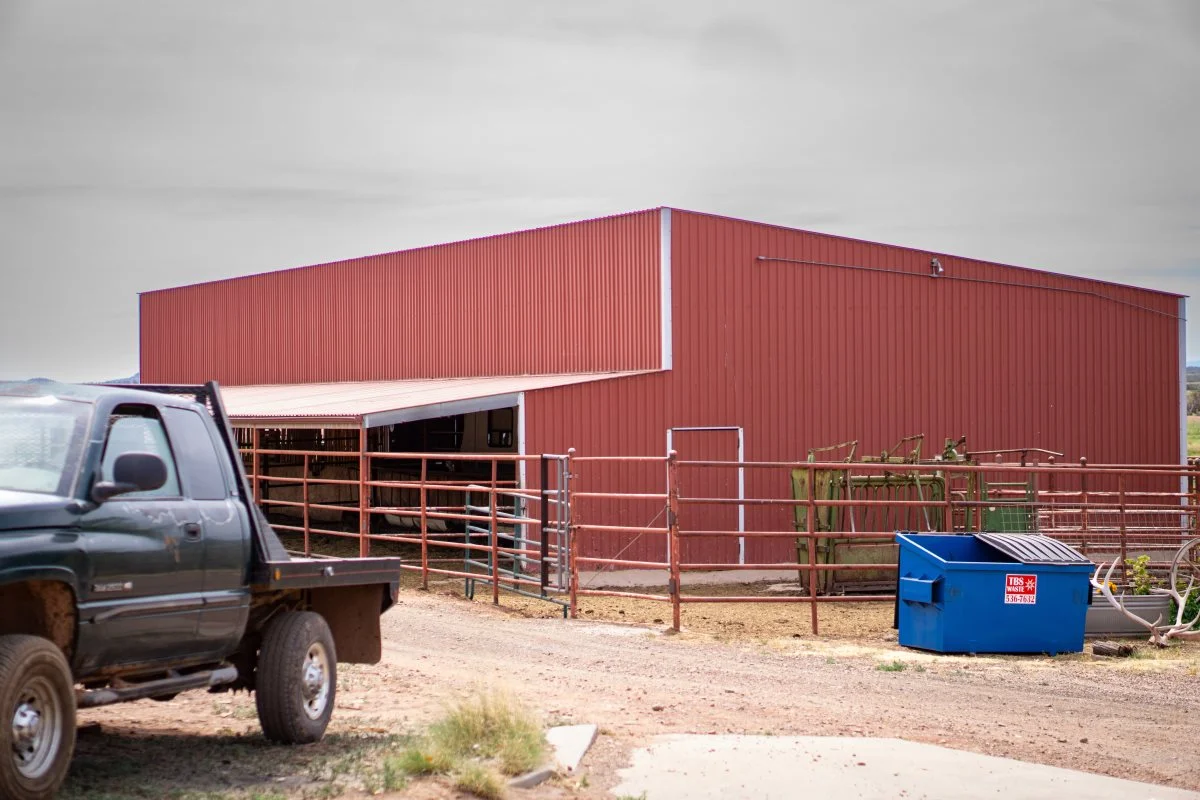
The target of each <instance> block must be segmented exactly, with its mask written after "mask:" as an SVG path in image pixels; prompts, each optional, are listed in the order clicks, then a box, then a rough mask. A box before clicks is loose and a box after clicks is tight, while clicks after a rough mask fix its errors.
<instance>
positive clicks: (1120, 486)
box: [1117, 474, 1129, 586]
mask: <svg viewBox="0 0 1200 800" xmlns="http://www.w3.org/2000/svg"><path fill="white" fill-rule="evenodd" d="M1117 499H1118V502H1119V503H1120V505H1121V510H1120V512H1119V513H1120V515H1121V582H1122V583H1123V584H1125V585H1126V586H1128V585H1129V575H1128V572H1127V569H1126V567H1125V559H1126V558H1127V553H1126V550H1125V545H1126V542H1125V476H1124V475H1123V474H1122V475H1118V476H1117Z"/></svg>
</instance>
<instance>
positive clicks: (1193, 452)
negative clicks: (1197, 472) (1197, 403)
mask: <svg viewBox="0 0 1200 800" xmlns="http://www.w3.org/2000/svg"><path fill="white" fill-rule="evenodd" d="M1187 448H1188V449H1187V452H1188V455H1189V456H1200V417H1197V416H1191V417H1188V420H1187Z"/></svg>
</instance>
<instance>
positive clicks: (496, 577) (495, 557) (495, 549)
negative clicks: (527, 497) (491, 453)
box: [491, 458, 500, 606]
mask: <svg viewBox="0 0 1200 800" xmlns="http://www.w3.org/2000/svg"><path fill="white" fill-rule="evenodd" d="M497 466H498V464H497V461H496V459H495V458H493V459H492V486H491V498H492V513H491V516H492V520H491V527H492V605H496V606H498V605H500V531H499V530H498V529H497V527H498V526H497V524H496V505H497V503H498V502H499V498H498V497H497V495H496V475H497Z"/></svg>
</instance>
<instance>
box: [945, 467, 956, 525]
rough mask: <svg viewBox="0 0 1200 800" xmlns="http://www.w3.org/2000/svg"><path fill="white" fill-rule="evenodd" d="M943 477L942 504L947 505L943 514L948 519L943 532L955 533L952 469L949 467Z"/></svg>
mask: <svg viewBox="0 0 1200 800" xmlns="http://www.w3.org/2000/svg"><path fill="white" fill-rule="evenodd" d="M942 475H943V476H944V477H943V479H942V495H943V497H942V502H943V503H945V508H944V509H943V511H942V513H943V514H944V515H945V517H946V518H945V519H944V520H942V530H943V531H945V532H946V533H954V492H953V491H951V486H952V481H951V476H950V468H949V467H947V468H946V469H945V470H944V471H943V472H942Z"/></svg>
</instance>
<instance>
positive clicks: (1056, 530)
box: [243, 436, 1200, 633]
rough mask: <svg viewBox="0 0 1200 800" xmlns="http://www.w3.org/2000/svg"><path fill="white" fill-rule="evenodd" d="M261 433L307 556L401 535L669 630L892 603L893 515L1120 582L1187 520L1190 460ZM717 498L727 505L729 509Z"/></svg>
mask: <svg viewBox="0 0 1200 800" xmlns="http://www.w3.org/2000/svg"><path fill="white" fill-rule="evenodd" d="M365 442H366V439H365V436H364V437H362V438H361V440H360V444H362V445H363V446H364V447H365ZM256 445H257V436H255V437H254V441H253V442H251V443H250V446H248V447H246V448H244V449H243V456H244V459H245V462H246V467H247V473H248V474H249V476H250V480H251V486H252V489H253V492H254V499H255V501H256V502H257V503H258V504H259V505H260V506H261V507H262V508H263V510H264V512H265V513H267V514H268V516H269V518H270V519H271V521H272V524H273V525H274V526H275V527H276V528H277V529H278V530H280V531H283V532H286V533H292V534H297V535H298V536H299V537H300V541H301V549H302V550H303V552H304V553H305V554H306V555H311V554H313V537H315V536H324V537H334V538H340V539H344V540H347V541H353V542H356V543H357V544H358V553H359V555H362V556H366V555H368V554H369V553H370V552H371V548H372V545H373V544H374V543H391V544H392V545H402V546H407V547H408V548H411V552H410V553H408V554H406V555H403V556H402V563H401V569H402V570H405V571H407V572H411V573H416V574H419V576H420V580H421V585H422V586H423V587H426V588H427V587H428V585H429V578H430V576H431V575H436V576H442V577H447V578H459V579H463V580H465V581H467V582H468V584H467V585H468V587H473V586H474V584H475V583H481V584H483V585H486V586H488V587H489V588H490V590H491V596H492V600H493V602H495V603H498V602H499V601H500V596H501V592H502V591H504V592H512V593H518V594H524V595H529V596H533V597H538V598H541V599H547V600H552V601H555V602H559V603H560V604H561V605H563V606H564V610H565V612H567V613H569V614H570V615H571V616H576V615H577V614H578V611H579V606H580V603H581V602H584V601H586V598H588V597H624V598H628V599H632V600H647V601H654V602H665V603H669V604H670V605H671V607H672V627H674V628H675V629H679V627H680V625H681V616H682V608H683V606H685V605H689V604H698V603H800V604H807V605H808V606H809V616H810V624H811V627H812V630H813V633H818V632H819V622H820V621H819V614H818V608H819V607H820V605H821V604H823V603H844V602H858V601H894V600H895V593H894V585H895V580H896V571H897V565H896V563H895V551H896V547H895V544H894V537H895V532H896V530H897V529H909V530H918V531H930V532H950V533H970V532H976V531H982V530H985V529H988V530H994V529H1003V530H1018V531H1028V532H1036V533H1042V534H1044V535H1047V536H1051V537H1053V538H1056V539H1059V540H1061V541H1064V542H1066V543H1068V544H1071V545H1072V546H1075V547H1077V548H1078V549H1080V550H1081V551H1082V552H1083V553H1085V554H1086V555H1088V556H1089V557H1090V558H1092V559H1093V561H1096V562H1111V561H1113V560H1118V561H1119V563H1120V565H1121V572H1122V580H1123V581H1124V580H1126V576H1125V574H1124V572H1125V569H1124V565H1125V561H1126V559H1128V558H1131V557H1133V556H1135V555H1143V554H1147V555H1149V556H1150V568H1151V569H1152V570H1159V571H1165V569H1166V568H1167V566H1168V562H1169V558H1170V554H1171V552H1172V551H1173V549H1174V548H1175V547H1177V546H1178V545H1179V544H1181V543H1182V542H1183V541H1185V540H1186V539H1188V538H1191V537H1194V536H1196V535H1197V533H1196V532H1197V530H1198V529H1200V524H1198V513H1200V492H1198V486H1200V464H1198V463H1196V462H1193V463H1191V464H1189V465H1121V464H1087V463H1086V462H1081V463H1079V464H1053V463H1052V464H1001V463H996V464H974V463H959V462H953V461H946V462H934V463H895V462H869V461H868V462H853V463H847V462H828V463H822V462H747V461H711V460H681V459H679V458H678V456H677V454H676V453H674V452H672V453H669V454H667V455H665V456H633V457H620V456H579V455H576V454H575V453H574V451H569V452H568V453H566V454H563V455H544V456H543V455H535V456H530V455H518V454H494V453H493V454H470V453H387V452H367V451H366V450H365V449H364V450H360V451H347V450H339V451H326V450H293V449H278V448H276V449H268V448H260V447H257V446H256ZM682 470H687V471H689V474H690V475H695V474H699V473H701V472H712V473H720V472H722V471H728V472H729V473H731V474H736V475H739V476H741V475H746V476H749V478H748V480H747V482H746V485H747V486H748V487H750V489H751V492H749V493H745V492H739V495H740V496H738V497H721V496H707V494H706V493H705V492H703V491H694V490H689V491H687V492H685V491H684V488H683V485H682V483H681V480H680V472H681V471H682ZM581 475H582V477H581ZM756 475H757V476H759V477H757V478H756V477H754V476H756ZM628 476H634V477H632V478H630V477H628ZM622 484H625V485H622ZM656 484H657V485H656ZM694 485H695V484H689V486H694ZM785 486H786V487H789V488H790V491H786V490H783V489H782V487H785ZM755 488H757V489H758V491H754V489H755ZM722 509H730V510H734V509H736V511H737V514H736V517H737V519H738V522H737V523H736V525H735V524H734V523H732V522H731V520H732V518H733V516H734V515H733V514H724V515H723V514H722V511H721V510H722ZM643 520H644V524H639V523H642V521H643ZM743 520H744V521H745V522H743ZM896 522H903V524H901V525H897V524H891V523H896ZM885 523H886V524H885ZM635 545H637V546H638V547H639V551H637V554H630V553H629V551H630V549H632V548H633V547H634V546H635ZM647 552H648V553H650V554H651V556H652V557H646V555H645V553H647ZM722 553H727V554H730V555H725V556H723V555H721V554H722ZM735 555H736V557H735ZM626 570H648V571H653V572H656V573H658V574H659V575H661V582H660V583H657V584H656V585H657V586H662V587H664V588H661V589H659V588H655V586H654V585H652V586H651V587H629V588H628V589H622V588H617V587H614V586H613V585H611V584H612V581H611V580H610V581H609V582H608V584H607V585H599V586H597V585H595V584H596V582H597V581H598V580H602V579H605V576H607V575H608V574H610V573H614V572H620V571H626ZM716 571H723V572H731V573H738V572H751V571H756V572H758V571H765V572H769V573H771V574H773V575H774V574H776V573H778V575H781V576H785V577H786V576H788V575H791V576H795V581H796V582H795V584H794V586H789V587H785V588H788V590H789V591H790V593H787V592H785V593H782V594H772V595H761V594H752V593H742V594H732V595H731V594H720V593H714V592H712V591H708V592H705V591H704V587H705V586H706V584H704V583H702V582H701V581H700V580H689V581H685V580H684V576H696V575H697V574H698V573H702V572H716ZM652 584H653V582H652ZM685 584H686V586H685Z"/></svg>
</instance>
